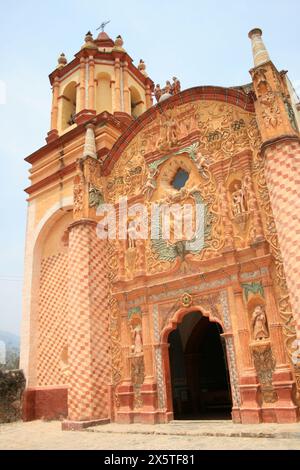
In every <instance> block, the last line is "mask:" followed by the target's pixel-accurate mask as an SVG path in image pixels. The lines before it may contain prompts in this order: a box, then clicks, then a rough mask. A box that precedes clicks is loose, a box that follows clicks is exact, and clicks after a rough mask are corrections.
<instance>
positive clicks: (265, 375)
mask: <svg viewBox="0 0 300 470" xmlns="http://www.w3.org/2000/svg"><path fill="white" fill-rule="evenodd" d="M252 353H253V360H254V366H255V369H256V372H257V377H258V380H259V383H260V385H261V392H262V398H263V401H264V402H265V403H274V402H276V401H277V394H276V392H275V390H274V388H273V384H272V379H273V372H274V369H275V365H276V363H275V359H274V357H273V354H272V350H271V346H270V344H269V343H265V344H262V345H260V346H255V347H253V349H252Z"/></svg>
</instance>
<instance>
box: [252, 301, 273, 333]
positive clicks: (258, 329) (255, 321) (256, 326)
mask: <svg viewBox="0 0 300 470" xmlns="http://www.w3.org/2000/svg"><path fill="white" fill-rule="evenodd" d="M251 326H252V332H253V338H254V339H255V340H259V341H261V340H263V339H266V338H269V332H268V324H267V316H266V312H265V309H264V307H263V306H262V305H257V306H256V307H255V309H254V310H253V313H252V319H251Z"/></svg>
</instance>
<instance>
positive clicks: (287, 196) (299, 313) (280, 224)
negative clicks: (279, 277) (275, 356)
mask: <svg viewBox="0 0 300 470" xmlns="http://www.w3.org/2000/svg"><path fill="white" fill-rule="evenodd" d="M265 176H266V182H267V186H268V189H269V195H270V201H271V205H272V210H273V214H274V219H275V223H276V229H277V234H278V241H279V245H280V249H281V254H282V261H283V266H284V271H285V275H286V282H287V286H288V291H289V297H290V301H291V306H292V309H293V315H294V320H295V323H296V333H297V338H298V339H299V340H300V256H299V253H300V231H299V227H300V141H299V138H296V139H287V140H282V141H278V142H277V143H273V144H270V145H269V146H267V147H266V148H265Z"/></svg>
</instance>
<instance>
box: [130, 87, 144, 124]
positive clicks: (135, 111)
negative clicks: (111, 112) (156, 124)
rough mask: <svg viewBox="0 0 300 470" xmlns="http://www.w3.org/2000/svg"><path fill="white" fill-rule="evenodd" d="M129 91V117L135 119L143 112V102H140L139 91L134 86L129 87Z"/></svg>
mask: <svg viewBox="0 0 300 470" xmlns="http://www.w3.org/2000/svg"><path fill="white" fill-rule="evenodd" d="M129 91H130V107H131V115H132V116H133V117H135V118H137V117H139V116H140V115H141V114H142V113H143V112H144V101H143V100H142V97H141V95H140V93H139V91H138V90H137V89H136V88H135V87H134V86H131V87H130V88H129Z"/></svg>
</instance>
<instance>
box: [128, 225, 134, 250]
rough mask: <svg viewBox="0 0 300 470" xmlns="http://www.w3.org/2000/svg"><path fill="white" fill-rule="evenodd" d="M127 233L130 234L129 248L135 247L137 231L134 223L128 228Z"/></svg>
mask: <svg viewBox="0 0 300 470" xmlns="http://www.w3.org/2000/svg"><path fill="white" fill-rule="evenodd" d="M127 235H128V248H135V247H136V243H135V242H136V239H135V236H136V231H135V226H134V225H129V226H128V228H127Z"/></svg>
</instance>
